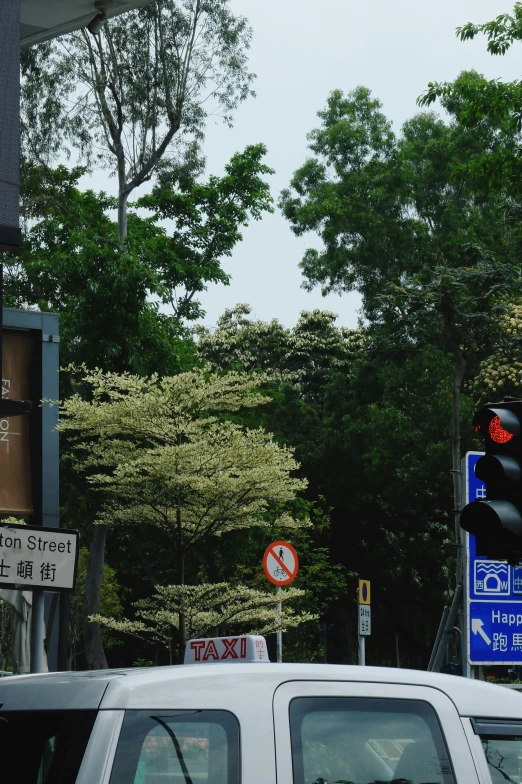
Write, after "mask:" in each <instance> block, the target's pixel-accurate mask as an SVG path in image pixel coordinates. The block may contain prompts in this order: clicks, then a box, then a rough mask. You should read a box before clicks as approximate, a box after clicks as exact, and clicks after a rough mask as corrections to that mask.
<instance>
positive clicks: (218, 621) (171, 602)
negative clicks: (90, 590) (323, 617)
mask: <svg viewBox="0 0 522 784" xmlns="http://www.w3.org/2000/svg"><path fill="white" fill-rule="evenodd" d="M304 593H305V592H304V591H302V590H300V589H298V588H283V589H281V591H280V592H279V593H278V594H275V593H274V592H268V591H261V590H258V589H255V588H249V587H247V586H244V585H235V586H232V585H229V584H228V583H216V584H214V585H209V584H205V585H165V586H160V585H158V586H156V593H155V594H154V595H153V596H151V597H150V598H148V599H142V600H141V601H138V602H135V604H134V607H135V609H136V618H135V620H127V619H124V620H120V619H118V618H106V617H104V616H101V615H96V616H93V618H92V620H93V621H97V622H98V623H100V624H101V625H102V626H105V627H106V628H108V629H112V630H114V631H117V632H122V633H126V634H133V635H136V636H138V637H145V638H148V639H152V640H154V641H155V642H157V643H159V644H160V645H161V646H163V647H165V648H167V649H168V650H169V651H170V650H171V646H172V635H173V632H176V631H177V630H178V629H179V617H180V615H182V616H183V617H184V619H185V625H186V635H187V638H188V639H191V638H196V637H209V636H216V629H219V630H220V632H221V631H222V630H223V628H225V629H226V630H227V631H228V630H230V629H231V628H232V629H233V631H234V633H237V632H238V631H240V632H241V633H242V634H271V633H273V632H276V631H286V630H287V629H289V628H291V627H295V626H299V625H300V624H302V623H305V622H306V621H311V620H314V619H315V618H316V617H317V616H315V615H312V614H311V613H306V612H301V613H295V612H294V611H293V610H292V608H291V607H290V606H289V604H288V603H289V602H290V601H292V600H295V599H298V598H300V597H302V596H304ZM279 601H280V602H281V603H282V605H283V608H282V614H281V616H279V614H278V612H277V609H276V604H277V602H279Z"/></svg>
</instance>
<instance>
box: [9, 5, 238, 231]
mask: <svg viewBox="0 0 522 784" xmlns="http://www.w3.org/2000/svg"><path fill="white" fill-rule="evenodd" d="M250 39H251V29H250V27H249V25H248V22H247V20H246V19H245V18H243V17H240V16H234V14H233V13H231V11H230V9H229V0H177V1H176V0H154V2H151V3H148V4H147V5H145V6H143V7H141V8H139V9H136V10H134V11H129V12H127V13H126V14H122V15H121V16H118V17H116V18H114V19H111V20H110V21H108V22H106V24H104V25H103V27H102V29H101V31H100V32H99V33H97V34H96V35H94V36H93V35H91V33H89V32H88V31H87V29H83V30H80V31H79V32H77V33H71V34H69V35H67V36H63V37H61V38H59V39H58V40H56V41H52V42H48V43H45V44H42V45H41V46H39V47H36V49H35V50H34V51H33V50H30V51H29V53H28V54H27V55H25V57H24V58H23V61H22V64H23V69H22V73H23V85H22V114H23V122H22V130H23V141H24V143H23V149H24V152H25V157H26V159H27V160H28V161H40V162H44V163H49V162H50V161H52V160H53V158H54V156H56V155H57V154H58V153H63V150H64V145H65V144H70V145H71V146H72V147H74V148H75V149H76V150H77V151H78V152H79V154H80V155H81V156H82V158H83V159H85V160H86V161H87V163H88V165H90V164H92V163H96V164H98V165H102V166H104V167H106V168H108V169H109V170H111V171H112V172H113V173H114V174H115V175H116V177H117V181H118V197H117V211H118V236H119V238H120V240H121V239H124V238H125V237H126V236H127V202H128V199H129V196H130V195H131V193H132V192H133V191H134V190H135V189H136V188H138V187H139V186H140V185H142V184H143V183H145V182H147V181H150V180H151V179H153V178H158V179H159V180H161V181H162V182H163V183H170V184H171V183H172V182H178V181H180V180H186V179H187V177H192V176H193V175H194V174H195V173H199V172H200V171H201V156H200V153H199V148H198V145H199V142H200V141H201V139H202V138H203V135H204V126H205V121H206V119H207V118H208V117H210V116H219V117H222V118H223V120H224V121H225V122H227V123H228V124H231V119H232V114H233V111H234V109H235V108H236V107H237V105H238V104H239V103H240V102H241V101H243V100H244V99H245V98H246V97H247V96H249V95H250V94H251V83H252V79H253V74H251V73H249V72H248V69H247V51H248V48H249V45H250Z"/></svg>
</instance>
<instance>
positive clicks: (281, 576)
mask: <svg viewBox="0 0 522 784" xmlns="http://www.w3.org/2000/svg"><path fill="white" fill-rule="evenodd" d="M263 569H264V571H265V575H266V578H267V580H270V582H271V583H273V584H274V585H290V583H291V582H293V581H294V580H295V578H296V576H297V572H298V571H299V558H298V557H297V553H296V551H295V550H294V548H293V547H292V545H291V544H288V542H272V544H269V545H268V547H267V548H266V550H265V554H264V556H263Z"/></svg>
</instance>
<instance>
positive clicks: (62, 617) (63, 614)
mask: <svg viewBox="0 0 522 784" xmlns="http://www.w3.org/2000/svg"><path fill="white" fill-rule="evenodd" d="M70 604H71V594H70V593H69V592H68V591H63V592H62V593H61V594H60V613H59V616H58V656H57V659H58V661H57V669H58V671H60V672H66V671H67V670H68V669H69V609H70Z"/></svg>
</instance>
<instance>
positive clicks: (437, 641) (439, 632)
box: [428, 607, 450, 672]
mask: <svg viewBox="0 0 522 784" xmlns="http://www.w3.org/2000/svg"><path fill="white" fill-rule="evenodd" d="M449 611H450V608H449V607H445V608H444V610H443V611H442V618H441V619H440V623H439V628H438V630H437V636H436V637H435V643H434V645H433V650H432V652H431V656H430V661H429V664H428V672H431V671H432V670H433V662H434V661H435V656H436V655H437V651H438V650H439V646H440V641H441V639H442V635H443V633H444V629H445V628H446V621H447V620H448V615H449Z"/></svg>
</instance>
